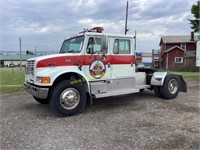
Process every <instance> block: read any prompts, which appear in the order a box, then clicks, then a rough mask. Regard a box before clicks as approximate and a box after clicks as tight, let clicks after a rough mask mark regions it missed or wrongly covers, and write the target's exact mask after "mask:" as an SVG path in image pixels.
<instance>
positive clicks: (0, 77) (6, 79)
mask: <svg viewBox="0 0 200 150" xmlns="http://www.w3.org/2000/svg"><path fill="white" fill-rule="evenodd" d="M24 73H25V72H24V68H23V69H22V70H20V69H19V68H13V71H12V68H0V91H1V93H11V92H18V91H23V89H24V87H23V84H24Z"/></svg>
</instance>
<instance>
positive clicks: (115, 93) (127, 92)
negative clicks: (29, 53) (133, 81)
mask: <svg viewBox="0 0 200 150" xmlns="http://www.w3.org/2000/svg"><path fill="white" fill-rule="evenodd" d="M138 92H139V89H135V88H133V89H126V90H116V91H112V92H108V93H102V94H94V97H95V98H103V97H109V96H118V95H125V94H131V93H138Z"/></svg>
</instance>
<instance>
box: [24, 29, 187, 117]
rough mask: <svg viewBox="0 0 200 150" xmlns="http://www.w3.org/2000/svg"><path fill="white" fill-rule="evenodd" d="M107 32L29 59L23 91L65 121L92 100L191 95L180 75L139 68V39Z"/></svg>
mask: <svg viewBox="0 0 200 150" xmlns="http://www.w3.org/2000/svg"><path fill="white" fill-rule="evenodd" d="M102 31H103V28H102V27H95V28H92V29H89V30H85V31H83V32H80V33H79V34H77V35H76V36H73V37H71V38H69V39H66V40H64V42H63V44H62V47H61V50H60V53H59V54H53V55H46V56H40V57H35V58H31V59H28V60H27V63H26V69H25V70H26V73H25V82H24V86H25V89H26V91H28V92H29V93H30V94H31V95H32V96H33V97H34V99H35V100H36V101H38V102H39V103H42V104H44V103H49V105H50V107H51V108H52V110H53V111H55V112H56V113H57V114H58V115H60V116H71V115H74V114H78V113H80V112H81V111H82V110H83V108H84V106H85V104H86V101H87V99H89V100H90V102H92V99H94V98H103V97H109V96H117V95H123V94H130V93H137V92H141V91H143V90H144V89H149V90H154V93H155V95H157V96H159V97H161V98H163V99H173V98H175V97H176V96H177V95H178V93H179V92H180V91H181V92H186V91H187V86H186V83H185V81H184V80H183V78H182V76H181V75H176V74H171V73H168V72H157V71H155V70H153V69H147V68H136V65H135V59H136V58H135V50H134V38H133V36H130V35H115V34H106V33H102Z"/></svg>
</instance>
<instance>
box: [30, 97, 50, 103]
mask: <svg viewBox="0 0 200 150" xmlns="http://www.w3.org/2000/svg"><path fill="white" fill-rule="evenodd" d="M33 98H34V99H35V100H36V101H37V102H38V103H40V104H48V103H49V99H48V98H46V99H40V98H37V97H35V96H33Z"/></svg>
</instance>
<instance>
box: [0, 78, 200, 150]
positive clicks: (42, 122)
mask: <svg viewBox="0 0 200 150" xmlns="http://www.w3.org/2000/svg"><path fill="white" fill-rule="evenodd" d="M188 86H189V87H188V93H180V94H179V96H178V97H177V98H176V99H175V100H171V101H167V100H162V99H160V98H157V97H156V96H155V95H154V93H153V92H151V91H144V92H143V93H140V94H131V95H126V96H119V97H110V98H104V99H97V100H95V101H94V104H93V105H91V106H86V108H85V109H84V111H83V112H82V113H81V114H79V115H77V116H73V117H68V118H60V117H58V116H56V115H55V114H54V113H53V112H52V111H51V110H50V108H49V106H48V105H42V104H39V103H37V102H35V101H34V100H33V98H32V97H31V96H30V95H29V94H27V93H25V92H22V93H14V94H3V95H1V101H0V102H1V103H0V109H1V110H0V113H1V121H0V125H1V128H0V130H1V147H0V148H1V149H67V150H68V149H74V150H77V149H86V150H88V149H92V150H93V149H105V150H109V149H199V145H200V140H199V139H200V137H199V136H200V133H199V130H200V122H199V120H200V112H199V110H200V104H199V103H200V100H199V99H200V96H199V93H200V92H199V87H200V84H199V81H190V82H189V85H188Z"/></svg>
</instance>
